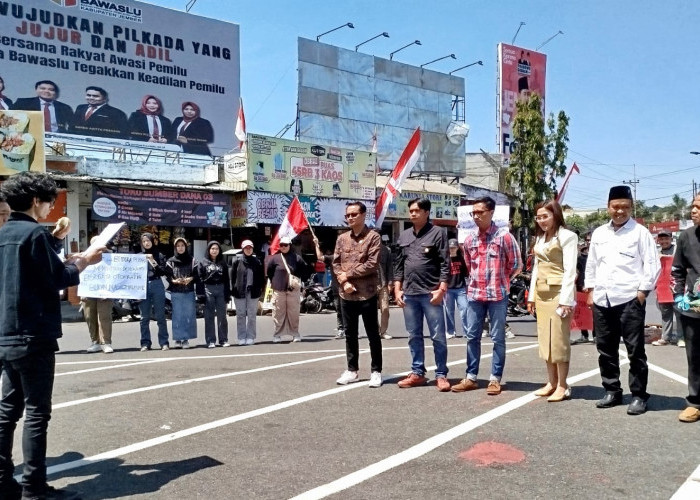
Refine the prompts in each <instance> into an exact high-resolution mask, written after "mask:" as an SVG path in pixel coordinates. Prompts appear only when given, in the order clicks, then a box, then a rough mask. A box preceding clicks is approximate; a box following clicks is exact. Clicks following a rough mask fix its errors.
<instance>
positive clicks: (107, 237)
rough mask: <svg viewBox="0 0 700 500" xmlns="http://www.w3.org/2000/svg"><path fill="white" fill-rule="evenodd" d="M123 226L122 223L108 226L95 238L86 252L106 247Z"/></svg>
mask: <svg viewBox="0 0 700 500" xmlns="http://www.w3.org/2000/svg"><path fill="white" fill-rule="evenodd" d="M124 224H125V223H124V222H114V223H112V224H108V225H107V227H106V228H104V230H103V231H102V232H101V233H100V234H99V235H98V236H96V237H95V241H94V242H93V243H91V244H90V246H89V247H88V250H92V249H94V248H98V247H106V246H107V244H108V243H109V242H110V241H112V240H113V239H114V237H115V236H116V235H117V233H118V232H119V230H120V229H121V228H122V226H123V225H124Z"/></svg>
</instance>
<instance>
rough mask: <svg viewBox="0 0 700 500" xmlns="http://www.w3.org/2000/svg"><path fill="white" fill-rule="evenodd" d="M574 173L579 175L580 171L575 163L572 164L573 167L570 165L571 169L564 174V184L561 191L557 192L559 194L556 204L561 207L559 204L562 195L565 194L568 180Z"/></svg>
mask: <svg viewBox="0 0 700 500" xmlns="http://www.w3.org/2000/svg"><path fill="white" fill-rule="evenodd" d="M574 172H576V173H577V174H580V173H581V171H580V170H579V169H578V165H576V162H574V164H573V165H571V168H570V169H569V173H568V174H566V178H565V179H564V184H562V185H561V189H560V190H559V194H557V203H559V204H560V205H561V202H562V201H563V200H564V195H565V194H566V188H567V187H569V179H571V174H573V173H574Z"/></svg>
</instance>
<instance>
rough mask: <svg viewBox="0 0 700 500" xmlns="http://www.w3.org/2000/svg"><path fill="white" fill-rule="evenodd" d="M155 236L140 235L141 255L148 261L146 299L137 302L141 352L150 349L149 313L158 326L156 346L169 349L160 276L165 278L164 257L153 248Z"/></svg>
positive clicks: (163, 289)
mask: <svg viewBox="0 0 700 500" xmlns="http://www.w3.org/2000/svg"><path fill="white" fill-rule="evenodd" d="M155 244H156V240H155V236H153V235H152V234H151V233H143V234H142V235H141V248H142V251H141V253H144V254H146V258H147V259H148V281H147V282H146V299H145V300H142V301H141V302H139V311H140V313H141V351H148V350H149V349H150V348H151V326H150V325H151V311H153V312H154V313H155V316H156V324H157V325H158V344H160V349H161V350H162V351H167V350H168V349H170V345H169V343H168V324H167V323H166V322H165V285H163V280H162V279H161V276H165V257H163V254H161V253H160V252H159V251H158V249H157V248H156V246H155Z"/></svg>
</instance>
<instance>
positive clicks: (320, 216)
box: [247, 136, 375, 227]
mask: <svg viewBox="0 0 700 500" xmlns="http://www.w3.org/2000/svg"><path fill="white" fill-rule="evenodd" d="M249 137H250V136H249ZM298 198H299V203H300V204H301V207H302V209H303V210H304V213H305V214H306V217H307V218H308V219H309V224H311V225H312V226H327V227H346V226H347V225H346V223H345V205H346V204H347V203H348V202H350V201H356V200H349V199H343V198H323V197H319V196H299V197H298ZM293 199H294V195H289V194H279V193H266V192H260V191H248V208H247V215H248V221H247V223H248V224H282V221H283V220H284V216H285V215H286V213H287V210H288V208H289V205H291V203H292V200H293ZM362 203H364V204H365V205H367V219H366V224H367V225H368V226H369V225H370V224H371V223H373V222H374V207H375V202H374V200H363V201H362Z"/></svg>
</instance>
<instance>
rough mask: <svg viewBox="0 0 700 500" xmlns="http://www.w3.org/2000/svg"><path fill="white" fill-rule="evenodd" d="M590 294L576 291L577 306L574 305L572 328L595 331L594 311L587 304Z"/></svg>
mask: <svg viewBox="0 0 700 500" xmlns="http://www.w3.org/2000/svg"><path fill="white" fill-rule="evenodd" d="M587 298H588V294H586V293H584V292H576V307H574V317H573V318H571V329H572V330H588V331H589V332H590V331H593V311H592V310H590V309H589V308H588V306H587V305H586V299H587Z"/></svg>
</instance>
